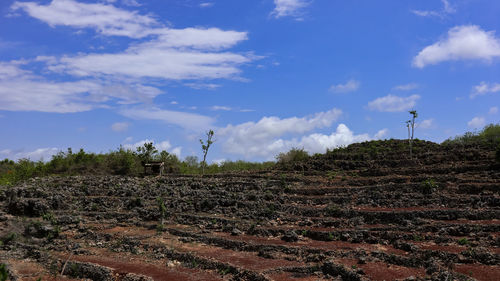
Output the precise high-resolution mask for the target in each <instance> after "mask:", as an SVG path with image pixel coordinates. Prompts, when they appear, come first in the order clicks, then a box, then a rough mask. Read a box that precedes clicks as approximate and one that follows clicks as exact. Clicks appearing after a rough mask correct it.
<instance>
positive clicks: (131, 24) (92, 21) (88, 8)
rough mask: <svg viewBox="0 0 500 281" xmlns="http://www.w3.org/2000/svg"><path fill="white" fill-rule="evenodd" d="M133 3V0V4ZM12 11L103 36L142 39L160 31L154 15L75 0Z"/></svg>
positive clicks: (30, 4) (19, 5)
mask: <svg viewBox="0 0 500 281" xmlns="http://www.w3.org/2000/svg"><path fill="white" fill-rule="evenodd" d="M129 2H130V1H129ZM11 9H12V10H14V11H16V10H20V9H21V10H24V11H25V12H26V13H28V14H29V15H30V16H32V17H34V18H36V19H39V20H41V21H43V22H46V23H47V24H49V25H50V26H52V27H55V26H57V25H63V26H71V27H76V28H93V29H96V30H97V31H98V32H99V33H101V34H103V35H115V36H127V37H131V38H142V37H145V36H148V35H151V34H154V33H155V32H156V30H155V27H157V26H160V25H159V23H158V22H157V21H156V20H155V19H154V18H153V17H151V16H143V15H139V14H137V13H136V12H130V11H126V10H123V9H119V8H116V7H114V6H113V5H106V4H101V3H92V4H90V3H80V2H77V1H73V0H53V1H52V2H50V4H48V5H39V4H37V3H35V2H14V4H12V6H11Z"/></svg>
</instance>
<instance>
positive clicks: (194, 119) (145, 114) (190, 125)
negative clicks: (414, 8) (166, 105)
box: [120, 107, 215, 131]
mask: <svg viewBox="0 0 500 281" xmlns="http://www.w3.org/2000/svg"><path fill="white" fill-rule="evenodd" d="M120 113H121V114H122V115H124V116H126V117H129V118H132V119H149V120H158V121H162V122H165V123H167V124H173V125H177V126H179V127H181V128H185V129H189V130H195V131H199V130H206V129H207V128H210V127H212V125H213V123H214V121H215V120H214V119H213V118H211V117H208V116H204V115H199V114H195V113H188V112H181V111H172V110H164V109H159V108H139V107H137V108H128V109H123V110H121V111H120Z"/></svg>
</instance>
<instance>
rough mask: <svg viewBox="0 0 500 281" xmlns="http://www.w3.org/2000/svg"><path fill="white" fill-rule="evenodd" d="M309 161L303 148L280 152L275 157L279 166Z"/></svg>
mask: <svg viewBox="0 0 500 281" xmlns="http://www.w3.org/2000/svg"><path fill="white" fill-rule="evenodd" d="M307 159H309V154H308V153H307V151H305V150H304V149H303V148H296V147H294V148H292V149H291V150H290V151H288V152H286V153H285V152H282V153H280V154H278V156H276V160H277V162H278V163H279V164H287V163H295V162H301V161H304V160H307Z"/></svg>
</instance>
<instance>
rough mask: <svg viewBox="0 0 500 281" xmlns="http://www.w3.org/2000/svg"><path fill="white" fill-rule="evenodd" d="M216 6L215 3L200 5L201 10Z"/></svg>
mask: <svg viewBox="0 0 500 281" xmlns="http://www.w3.org/2000/svg"><path fill="white" fill-rule="evenodd" d="M213 5H214V3H212V2H203V3H200V8H208V7H212V6H213Z"/></svg>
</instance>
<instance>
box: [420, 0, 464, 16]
mask: <svg viewBox="0 0 500 281" xmlns="http://www.w3.org/2000/svg"><path fill="white" fill-rule="evenodd" d="M441 3H442V4H443V9H442V10H440V11H427V10H412V11H411V12H412V13H413V14H415V15H417V16H421V17H438V18H444V17H445V16H447V15H449V14H453V13H455V12H456V9H455V8H454V7H453V6H452V5H451V4H450V2H449V1H448V0H441Z"/></svg>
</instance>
